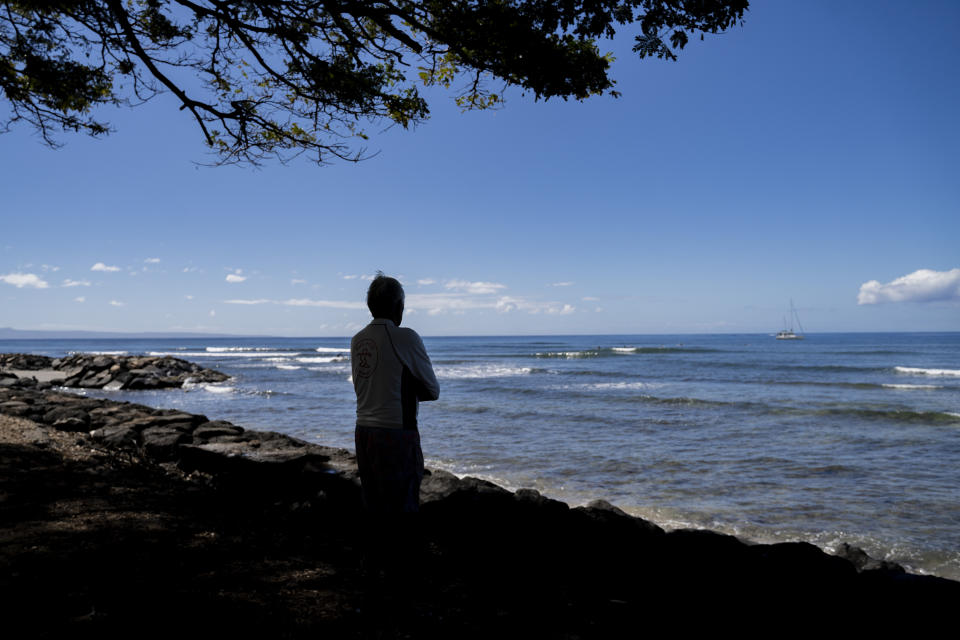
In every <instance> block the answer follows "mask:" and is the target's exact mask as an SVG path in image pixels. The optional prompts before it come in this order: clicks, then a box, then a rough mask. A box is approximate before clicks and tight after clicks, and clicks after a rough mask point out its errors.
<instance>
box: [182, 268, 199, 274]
mask: <svg viewBox="0 0 960 640" xmlns="http://www.w3.org/2000/svg"><path fill="white" fill-rule="evenodd" d="M196 271H200V268H199V267H184V268H183V273H194V272H196Z"/></svg>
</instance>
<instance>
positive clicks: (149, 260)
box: [144, 258, 160, 264]
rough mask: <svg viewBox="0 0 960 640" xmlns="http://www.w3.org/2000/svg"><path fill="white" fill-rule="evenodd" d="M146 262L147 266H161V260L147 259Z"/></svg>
mask: <svg viewBox="0 0 960 640" xmlns="http://www.w3.org/2000/svg"><path fill="white" fill-rule="evenodd" d="M144 262H146V263H147V264H160V258H147V259H146V260H144Z"/></svg>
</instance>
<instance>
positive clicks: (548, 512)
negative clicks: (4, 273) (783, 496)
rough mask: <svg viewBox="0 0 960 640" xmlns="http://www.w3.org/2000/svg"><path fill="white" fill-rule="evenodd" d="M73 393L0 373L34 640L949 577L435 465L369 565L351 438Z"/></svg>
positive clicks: (542, 623)
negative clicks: (389, 549) (377, 565)
mask: <svg viewBox="0 0 960 640" xmlns="http://www.w3.org/2000/svg"><path fill="white" fill-rule="evenodd" d="M74 397H76V396H70V395H69V394H56V393H52V392H42V391H35V390H34V391H31V390H0V414H3V413H6V414H7V415H0V482H2V484H0V548H2V552H0V602H3V603H4V605H5V609H6V610H7V612H8V613H7V614H5V624H10V625H25V626H24V627H23V628H26V629H30V630H31V631H32V632H33V633H32V635H33V636H35V637H36V636H39V637H44V636H48V637H67V636H68V635H69V636H70V637H75V636H76V635H78V634H79V635H81V636H86V635H90V636H97V637H101V638H102V637H119V636H121V635H122V636H124V637H128V636H130V635H131V634H133V633H134V631H136V632H137V633H140V632H145V633H147V634H153V635H171V634H175V635H177V636H178V637H198V636H200V635H208V634H217V635H218V636H222V635H234V636H236V635H239V636H240V637H249V636H252V635H258V636H260V637H271V638H272V637H296V638H299V637H308V636H309V637H318V634H319V636H322V637H334V638H336V637H410V638H434V637H436V638H440V637H443V638H463V637H471V638H472V637H477V638H479V637H484V638H488V637H521V636H522V637H527V638H529V637H547V638H608V637H614V636H620V635H622V629H623V628H624V627H625V626H626V628H629V629H634V630H638V631H639V630H640V629H643V630H646V631H650V630H655V629H672V630H673V631H676V630H677V628H678V625H680V626H682V628H684V629H688V630H689V629H693V630H696V629H699V630H702V631H706V630H713V629H716V628H717V626H718V625H725V624H736V625H738V627H739V628H740V629H750V628H754V629H756V630H758V631H760V630H762V629H764V628H767V627H766V626H765V625H767V622H766V620H767V619H768V618H769V617H770V616H774V617H778V618H780V621H781V622H780V623H782V621H783V620H784V619H786V618H784V616H786V617H788V618H789V619H791V620H797V621H800V623H802V624H830V625H831V628H833V629H845V628H848V629H850V630H853V629H857V630H860V631H862V630H863V629H864V628H877V629H879V628H885V627H886V626H887V624H889V621H885V620H886V618H885V616H886V615H888V614H889V613H890V612H895V615H896V616H897V618H900V617H901V616H907V617H908V618H909V619H911V620H912V621H913V622H912V623H911V624H917V622H916V621H918V620H919V621H921V624H927V623H931V624H932V622H933V621H934V620H936V619H937V618H938V617H944V616H946V615H948V613H947V612H948V610H949V607H948V605H949V606H952V605H950V604H949V603H952V604H953V605H955V604H956V602H958V601H960V584H958V583H954V582H951V581H947V580H942V579H937V578H929V577H921V576H912V575H910V574H906V573H904V572H902V571H899V570H897V569H896V568H893V567H881V566H878V565H877V564H876V563H874V564H873V565H870V566H867V565H865V564H863V563H861V564H860V566H858V564H857V558H856V554H855V552H851V555H850V557H849V558H847V559H844V558H838V557H834V556H828V555H826V554H824V553H823V552H821V551H820V550H819V549H816V548H815V547H812V546H811V545H806V544H803V543H787V544H779V545H748V544H744V543H743V542H741V541H739V540H737V539H735V538H732V537H730V536H725V535H720V534H716V533H712V532H708V531H675V532H670V533H665V532H663V531H662V530H660V529H659V528H657V527H656V526H655V525H652V524H650V523H646V522H644V521H642V520H640V519H638V518H632V517H630V516H627V515H626V514H624V513H623V512H621V511H619V510H618V509H616V508H615V507H612V506H610V505H607V504H604V503H595V504H592V505H590V506H587V507H578V508H576V509H570V508H569V507H568V506H567V505H565V504H563V503H560V502H557V501H554V500H549V499H546V498H544V497H542V496H540V495H539V494H537V493H536V492H534V491H529V490H527V491H520V492H517V493H516V494H513V493H510V492H508V491H506V490H504V489H501V488H499V487H496V486H495V485H491V484H490V483H486V482H484V481H480V480H475V479H457V478H455V477H454V476H451V475H450V474H444V473H442V472H435V473H433V474H432V475H430V476H429V477H428V478H427V479H425V482H424V492H423V502H424V505H423V512H422V514H421V516H422V517H421V535H420V537H419V543H418V544H417V545H415V546H414V547H413V548H409V549H407V548H406V547H401V546H400V545H399V543H398V544H397V549H398V556H402V558H403V560H404V563H403V566H402V567H401V569H400V570H397V571H393V572H391V573H388V574H386V575H384V574H381V573H379V572H372V571H367V570H365V567H364V552H363V551H364V549H363V546H362V545H361V543H360V540H361V534H362V528H363V519H362V516H361V513H360V511H359V503H358V499H357V478H356V472H355V468H352V467H351V461H352V457H351V456H350V455H349V452H345V451H343V450H339V451H338V450H332V449H326V448H323V447H315V446H314V445H307V444H306V443H300V444H298V441H295V440H293V439H290V438H287V437H285V436H279V435H276V434H275V435H273V436H271V435H270V434H266V433H264V434H261V433H257V432H249V431H245V432H243V433H239V434H238V433H237V432H236V431H233V432H231V431H230V430H229V429H228V427H227V426H225V425H227V423H221V422H210V421H207V419H206V418H205V417H202V416H199V417H198V416H192V417H190V416H189V414H179V413H176V412H162V411H158V410H152V409H149V408H147V407H141V406H140V405H129V404H126V403H111V402H110V401H106V400H92V399H86V398H79V397H76V398H77V400H73V399H72V398H74ZM51 407H53V408H51ZM83 411H86V412H87V413H86V414H85V416H84V415H82V412H83ZM11 412H14V413H20V414H23V415H24V416H34V417H36V418H37V419H35V420H31V419H27V418H26V417H16V416H11V415H9V414H10V413H11ZM138 412H139V413H138ZM105 416H106V417H112V418H111V419H113V420H114V422H113V423H110V422H109V420H107V418H106V417H105ZM131 416H134V417H131ZM136 416H140V417H136ZM182 416H188V417H187V418H183V417H182ZM41 417H42V420H43V421H44V422H41V421H40V418H41ZM200 418H202V420H200ZM84 419H85V420H87V422H88V423H90V421H91V420H92V421H94V423H95V424H93V423H91V424H85V423H83V420H84ZM191 419H192V421H193V423H197V424H198V425H199V426H196V425H194V426H193V427H192V429H193V442H194V444H186V441H185V440H183V439H182V438H181V439H180V440H179V442H180V444H178V445H177V446H176V447H174V448H158V447H156V446H155V447H154V448H152V449H150V448H149V447H146V446H145V445H144V443H142V442H141V443H140V444H139V445H137V446H133V445H131V444H130V441H129V439H126V440H125V439H124V438H121V437H119V436H117V434H118V433H121V435H122V432H121V431H118V430H117V429H114V430H113V431H109V433H108V434H107V435H110V436H113V437H114V441H112V442H111V441H108V440H109V438H107V435H105V433H106V432H105V431H103V430H104V429H108V427H109V426H110V424H113V426H114V427H118V426H119V427H120V428H127V427H129V425H131V424H134V423H136V424H138V425H139V427H138V428H140V429H144V433H146V432H148V431H149V430H151V429H154V430H155V431H156V432H157V433H160V434H161V435H162V434H163V433H166V432H164V431H163V430H162V429H161V427H160V426H157V425H158V424H160V425H166V427H165V428H167V429H168V431H169V429H170V428H172V427H170V425H171V424H174V423H175V424H186V423H184V422H183V421H184V420H191ZM98 420H100V421H102V422H104V424H106V425H107V426H103V427H99V428H98V429H95V430H94V431H93V433H94V434H98V435H95V436H91V435H90V432H89V431H88V430H87V428H88V427H90V426H97V424H100V423H99V422H96V421H98ZM138 421H139V422H138ZM151 421H152V422H151ZM176 421H180V422H176ZM45 422H51V423H56V424H59V425H60V426H61V427H62V428H57V427H54V426H51V424H45ZM124 425H126V426H124ZM230 426H232V425H230ZM233 428H234V429H239V428H238V427H233ZM128 430H129V429H128ZM204 430H206V431H204ZM240 431H243V430H242V429H241V430H240ZM213 433H219V434H221V435H219V436H216V437H214V436H211V435H210V434H213ZM204 434H206V435H204ZM223 434H226V435H223ZM231 434H232V435H231ZM201 436H202V437H206V438H207V440H205V442H207V443H208V444H203V445H197V444H196V442H198V441H199V440H198V438H201ZM158 437H159V436H158ZM216 438H220V439H221V440H220V442H219V443H217V442H214V440H215V439H216ZM117 443H120V444H117ZM124 443H126V445H124ZM278 443H279V444H278ZM238 447H239V448H238ZM291 448H292V449H291ZM149 451H153V452H154V454H150V453H149ZM258 452H259V453H258ZM380 534H381V535H383V536H385V537H387V538H388V539H389V538H391V536H394V535H395V532H393V531H391V530H389V529H385V530H382V531H381V532H380ZM851 560H853V561H852V562H851ZM884 612H886V613H884ZM881 614H882V615H881ZM904 619H906V618H904ZM778 624H779V623H778Z"/></svg>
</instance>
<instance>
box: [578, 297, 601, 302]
mask: <svg viewBox="0 0 960 640" xmlns="http://www.w3.org/2000/svg"><path fill="white" fill-rule="evenodd" d="M580 299H581V300H583V301H584V302H597V301H598V300H600V298H595V297H593V296H583V297H582V298H580Z"/></svg>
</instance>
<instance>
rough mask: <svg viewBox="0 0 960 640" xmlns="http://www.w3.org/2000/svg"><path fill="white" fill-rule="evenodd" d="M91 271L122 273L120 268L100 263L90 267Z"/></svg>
mask: <svg viewBox="0 0 960 640" xmlns="http://www.w3.org/2000/svg"><path fill="white" fill-rule="evenodd" d="M90 271H120V267H114V266H111V265H107V264H103V263H102V262H98V263H97V264H95V265H93V266H92V267H90Z"/></svg>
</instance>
